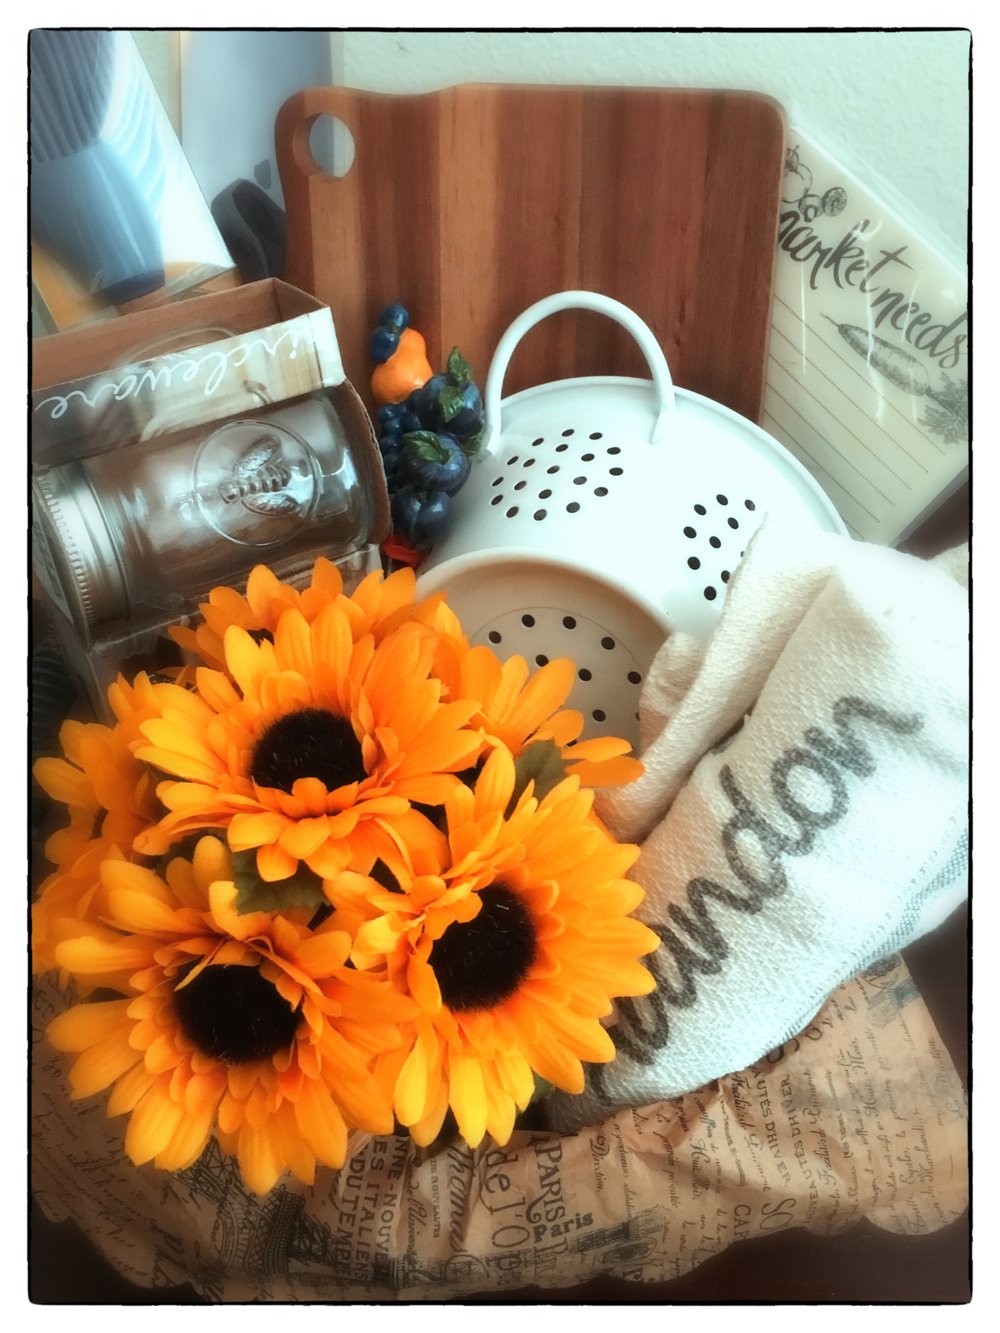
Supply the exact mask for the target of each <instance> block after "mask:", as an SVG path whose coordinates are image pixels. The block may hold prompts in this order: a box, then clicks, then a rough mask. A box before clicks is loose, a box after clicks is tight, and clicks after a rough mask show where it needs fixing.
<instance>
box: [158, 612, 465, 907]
mask: <svg viewBox="0 0 1000 1333" xmlns="http://www.w3.org/2000/svg"><path fill="white" fill-rule="evenodd" d="M435 642H436V640H435V636H434V635H433V633H431V632H429V631H428V630H427V629H426V628H425V627H424V626H422V625H421V624H419V623H417V622H415V621H408V622H406V623H404V624H402V625H401V626H400V627H398V628H397V629H395V630H393V631H392V632H391V633H389V634H387V635H386V636H385V637H384V638H383V639H381V641H379V642H376V640H375V637H374V636H373V635H372V634H365V635H363V636H362V637H361V638H359V639H357V640H355V638H354V635H353V629H352V623H351V620H350V617H349V615H348V614H347V613H346V612H345V610H344V608H343V606H342V605H341V603H340V602H338V601H336V600H334V601H331V602H328V603H327V604H326V605H325V606H324V607H323V608H322V610H320V612H319V613H318V615H317V616H316V618H315V620H313V621H312V622H311V623H310V622H309V621H308V620H307V619H306V618H305V616H304V615H303V614H302V612H301V611H300V610H299V609H298V608H296V607H292V608H289V609H288V610H287V611H284V612H283V613H282V614H281V616H280V617H279V618H278V622H277V624H276V626H275V629H274V635H273V639H263V640H262V641H260V642H257V641H255V639H254V638H253V637H252V636H251V635H250V634H249V633H248V632H247V631H246V630H245V629H242V628H241V627H239V626H237V625H230V627H229V628H228V629H227V630H226V633H225V657H226V667H227V670H226V671H225V672H222V671H215V670H212V669H210V668H207V667H202V668H199V670H198V671H197V673H196V677H195V686H194V688H193V689H190V690H189V689H185V688H182V687H181V686H179V685H177V684H174V683H169V682H168V683H160V684H157V685H154V686H153V690H154V693H155V699H156V703H157V705H158V708H159V715H158V716H157V717H154V718H151V719H149V720H147V721H145V722H143V723H142V727H141V730H142V732H143V735H144V736H145V738H146V739H145V743H142V744H139V745H138V746H137V747H136V754H137V755H138V757H139V758H140V759H143V760H145V761H146V762H147V763H150V764H153V765H155V766H156V767H157V768H159V769H161V770H163V771H164V772H165V773H167V774H171V775H173V777H174V778H175V779H177V780H167V781H164V782H161V783H160V785H159V786H158V788H157V795H158V796H159V799H160V800H161V801H162V802H163V804H164V805H165V806H166V807H167V813H166V814H165V815H164V816H163V818H162V819H161V820H160V821H159V823H158V825H157V826H156V827H155V828H153V829H150V830H147V831H146V832H145V833H143V834H141V835H140V838H139V840H138V841H137V843H136V846H137V848H138V849H139V850H140V851H142V852H145V853H150V854H160V853H162V852H163V851H164V850H165V849H166V847H168V846H169V845H170V844H171V843H173V842H175V841H176V840H177V839H178V838H180V837H183V836H185V835H187V834H188V833H191V832H194V831H197V830H204V829H206V828H224V829H225V830H226V836H227V838H228V841H229V844H230V846H231V847H232V848H233V849H234V850H235V851H246V850H251V849H254V850H256V854H257V866H258V870H259V872H260V875H261V877H262V878H263V879H265V880H270V881H274V880H281V879H285V878H287V877H289V876H290V875H292V874H294V873H295V872H296V870H297V868H298V865H299V863H300V862H305V864H306V865H307V866H308V867H309V868H310V869H311V870H312V871H314V872H315V873H316V874H318V875H320V876H324V877H328V876H332V875H336V874H338V873H339V872H340V871H341V870H343V869H345V868H346V867H348V866H350V867H352V868H356V869H360V870H366V869H367V868H368V867H370V866H371V865H372V863H373V862H374V861H375V860H376V859H377V858H378V857H380V856H381V855H382V854H383V852H384V851H385V850H386V848H387V846H389V845H391V844H393V843H394V841H395V840H398V839H399V838H404V839H405V838H407V837H409V836H411V834H410V832H409V830H411V829H412V828H413V826H414V825H415V824H416V825H419V824H420V823H422V822H425V820H424V816H423V815H421V814H419V813H418V812H417V811H416V810H414V809H413V808H412V805H413V804H416V803H419V804H421V805H425V806H438V805H440V804H441V803H442V802H443V801H444V800H445V798H446V796H447V795H448V793H449V792H450V791H451V790H452V788H453V787H454V786H455V785H458V784H459V779H458V778H457V777H456V776H455V775H456V774H457V773H458V772H460V771H461V770H463V769H465V768H467V767H468V766H469V765H470V764H471V763H473V762H474V761H475V759H476V757H477V756H478V753H479V750H480V749H481V745H482V738H481V736H480V734H479V733H478V732H477V731H475V730H473V729H470V728H469V727H468V726H467V723H468V721H469V719H470V717H471V716H472V715H473V714H474V713H475V711H476V707H477V705H476V703H475V701H467V700H459V699H452V700H451V701H449V702H447V703H445V702H443V701H442V686H441V683H440V681H438V680H437V679H436V678H435V677H434V676H433V675H432V674H431V668H432V665H433V657H434V646H435Z"/></svg>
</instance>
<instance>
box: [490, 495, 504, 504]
mask: <svg viewBox="0 0 1000 1333" xmlns="http://www.w3.org/2000/svg"><path fill="white" fill-rule="evenodd" d="M490 504H491V505H499V504H503V496H502V495H494V497H493V499H492V500H491V501H490Z"/></svg>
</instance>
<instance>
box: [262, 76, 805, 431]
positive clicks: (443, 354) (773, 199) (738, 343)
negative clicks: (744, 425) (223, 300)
mask: <svg viewBox="0 0 1000 1333" xmlns="http://www.w3.org/2000/svg"><path fill="white" fill-rule="evenodd" d="M321 116H333V117H334V118H335V119H337V120H339V121H340V122H342V123H343V124H344V125H346V127H347V129H348V130H349V131H350V134H351V137H352V138H353V141H354V160H353V163H352V165H351V166H350V168H349V169H348V170H347V172H346V174H344V175H342V176H339V177H336V176H331V175H328V174H327V173H326V172H324V171H323V170H321V169H320V168H319V167H318V166H317V164H316V161H315V159H314V157H313V154H312V151H311V147H310V134H311V131H312V126H313V124H314V122H315V121H316V120H317V118H318V117H321ZM784 132H785V119H784V115H783V113H782V110H781V108H780V107H779V106H778V105H777V104H776V103H775V102H774V101H772V100H771V99H769V98H767V97H763V96H760V95H758V94H755V93H744V92H728V91H723V92H715V91H700V90H688V89H652V88H650V89H633V88H621V89H620V88H553V87H528V86H507V85H483V86H477V85H465V86H459V87H454V88H448V89H445V90H443V91H441V92H433V93H424V94H419V95H415V96H396V95H392V94H382V93H367V92H358V91H354V90H350V89H344V88H313V89H307V90H305V91H303V92H300V93H297V94H295V95H294V96H293V97H292V98H290V99H289V100H288V101H287V102H286V103H285V105H284V106H283V107H282V108H281V111H280V113H279V115H278V120H277V125H276V148H277V158H278V164H279V170H280V173H281V181H282V186H283V188H284V194H285V204H286V209H287V216H288V229H289V235H288V261H287V267H286V270H285V274H284V277H285V278H286V280H287V281H289V282H291V283H294V284H295V285H296V286H299V287H302V288H304V289H305V290H307V291H309V292H312V293H313V294H314V295H316V296H318V297H319V298H320V299H321V300H323V301H325V302H326V303H327V304H328V305H329V306H330V308H331V310H332V313H333V318H334V323H335V325H336V328H337V333H338V337H339V339H340V343H341V348H342V351H343V355H344V362H345V366H346V368H347V373H348V375H349V377H350V378H351V379H352V380H353V382H354V383H355V385H356V386H357V387H358V388H359V389H360V390H362V392H366V391H367V389H368V383H369V379H370V376H371V371H372V368H373V367H372V362H371V360H370V359H369V355H368V338H369V334H370V331H371V329H372V327H373V326H374V324H375V323H376V322H377V317H378V312H379V311H380V310H381V308H382V307H383V306H384V305H386V304H387V303H389V302H390V301H401V302H402V303H403V304H404V305H405V306H406V307H407V308H408V310H409V311H410V315H411V323H412V324H413V325H414V326H415V327H416V328H418V329H419V330H420V331H421V332H422V333H423V334H424V335H425V337H426V339H427V343H428V352H429V357H430V361H431V364H432V365H433V366H434V368H435V369H443V368H444V365H445V362H446V359H447V355H448V352H449V351H450V349H451V348H452V346H454V345H456V344H457V345H458V346H459V347H460V348H461V350H462V352H463V353H464V355H465V357H466V359H467V360H468V361H469V362H470V364H471V365H472V367H473V371H474V372H475V376H476V379H477V381H478V382H479V383H480V385H482V384H483V383H484V381H485V379H486V372H487V370H488V368H489V362H490V360H491V358H492V355H493V352H494V349H495V347H496V343H497V341H498V339H499V337H500V335H501V334H502V332H503V331H504V329H505V328H506V327H507V325H508V324H509V323H510V321H511V320H512V319H513V318H514V317H515V316H516V315H518V314H519V313H520V312H521V311H522V310H524V309H525V308H526V307H527V306H529V305H531V304H532V303H533V302H534V301H536V300H538V299H539V298H541V297H542V296H547V295H549V294H550V293H552V292H556V291H561V290H567V289H581V288H582V289H587V290H591V291H598V292H601V293H603V294H604V295H607V296H611V297H614V298H616V299H617V300H619V301H622V302H624V303H625V304H626V305H628V306H630V307H631V308H632V309H633V310H634V311H635V312H636V313H637V314H638V315H639V316H640V317H641V318H642V319H643V320H645V322H646V323H647V324H649V325H650V327H651V328H652V329H653V331H654V333H655V334H656V336H657V339H658V341H659V342H660V345H661V346H662V347H663V349H664V352H665V354H666V357H667V360H668V363H669V365H670V368H671V371H672V373H673V377H674V380H675V383H677V384H678V385H681V386H683V387H685V388H689V389H693V390H695V391H696V392H698V393H702V394H706V395H707V396H708V397H710V398H713V399H716V400H717V401H719V402H722V403H724V404H726V405H727V406H728V407H731V408H733V409H734V410H735V411H737V412H740V413H742V414H743V415H744V416H747V417H749V418H751V419H752V420H756V419H757V417H758V415H759V411H760V406H761V399H762V393H763V384H764V372H765V359H766V350H767V337H768V329H769V325H770V303H771V277H772V270H773V265H774V258H775V244H776V232H777V218H778V207H779V199H780V192H781V191H780V186H781V179H782V173H783V152H784ZM646 373H647V372H646V369H645V366H644V363H643V361H642V358H641V356H640V354H639V353H638V351H637V349H636V348H635V347H634V346H633V345H632V343H631V341H630V339H629V338H628V335H627V334H625V333H624V332H623V330H621V329H620V328H619V327H618V326H617V325H616V324H614V323H612V322H611V321H609V320H607V319H604V318H602V317H600V316H598V315H594V314H589V313H585V314H567V313H561V314H559V315H557V316H554V317H552V318H551V319H549V320H547V321H545V322H544V323H543V324H541V325H539V326H538V327H536V328H535V329H533V330H532V331H531V332H530V333H529V334H528V335H527V337H526V338H525V340H524V341H523V343H522V344H521V345H520V347H519V348H518V351H517V353H516V354H515V357H514V360H513V361H512V362H511V366H510V369H509V372H508V375H507V378H506V381H505V385H504V392H505V394H506V393H510V392H513V391H514V390H516V389H518V388H523V387H526V386H528V385H531V384H540V383H545V382H549V381H552V380H557V379H563V378H566V377H569V376H572V375H585V374H614V375H645V374H646Z"/></svg>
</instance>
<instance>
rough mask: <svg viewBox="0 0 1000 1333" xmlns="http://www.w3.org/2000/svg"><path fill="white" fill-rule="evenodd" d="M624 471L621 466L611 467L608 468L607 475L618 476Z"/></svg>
mask: <svg viewBox="0 0 1000 1333" xmlns="http://www.w3.org/2000/svg"><path fill="white" fill-rule="evenodd" d="M624 471H625V469H624V468H623V467H611V468H608V475H609V476H612V477H620V476H622V474H623V473H624Z"/></svg>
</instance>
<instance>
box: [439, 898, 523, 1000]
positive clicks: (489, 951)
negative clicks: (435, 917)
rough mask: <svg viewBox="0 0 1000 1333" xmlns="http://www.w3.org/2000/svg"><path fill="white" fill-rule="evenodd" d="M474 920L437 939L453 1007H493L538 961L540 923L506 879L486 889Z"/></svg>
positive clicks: (444, 993)
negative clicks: (537, 922)
mask: <svg viewBox="0 0 1000 1333" xmlns="http://www.w3.org/2000/svg"><path fill="white" fill-rule="evenodd" d="M479 897H480V898H481V900H482V904H483V905H482V907H481V908H480V909H479V915H478V916H476V917H473V919H472V920H471V921H455V922H453V923H452V924H451V925H450V926H449V927H448V929H447V930H446V931H445V932H444V934H443V935H442V936H441V938H440V939H439V940H435V942H434V947H433V949H431V957H430V963H431V967H432V968H433V969H434V974H435V976H436V977H437V982H438V986H439V987H440V990H441V998H442V999H443V1000H444V1002H445V1004H446V1005H447V1006H448V1008H449V1009H456V1010H461V1009H490V1008H492V1006H493V1005H495V1004H499V1003H500V1001H501V1000H506V999H507V997H508V996H510V995H513V994H514V992H515V991H516V990H517V988H518V986H519V985H520V984H521V982H522V981H523V980H524V978H525V977H526V976H527V975H528V969H529V968H530V967H531V964H532V963H533V962H534V960H535V952H536V947H537V946H536V940H535V927H534V924H533V923H532V920H531V916H530V914H529V912H528V909H527V907H525V905H524V903H523V902H522V900H521V899H520V898H519V897H518V896H517V894H516V893H514V892H513V890H512V889H508V888H506V887H505V886H504V885H502V884H497V885H492V886H491V887H490V888H488V889H483V891H482V893H480V895H479Z"/></svg>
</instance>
